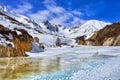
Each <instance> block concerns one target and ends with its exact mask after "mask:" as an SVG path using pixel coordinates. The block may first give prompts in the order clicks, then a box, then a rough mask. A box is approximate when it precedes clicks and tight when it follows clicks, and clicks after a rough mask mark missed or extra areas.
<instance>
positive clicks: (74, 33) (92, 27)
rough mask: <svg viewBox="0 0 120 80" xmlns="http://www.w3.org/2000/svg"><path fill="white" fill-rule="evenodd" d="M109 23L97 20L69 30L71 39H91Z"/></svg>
mask: <svg viewBox="0 0 120 80" xmlns="http://www.w3.org/2000/svg"><path fill="white" fill-rule="evenodd" d="M109 24H111V23H107V22H103V21H98V20H89V21H87V22H86V23H84V24H83V25H80V26H78V27H75V28H73V30H71V37H74V38H75V37H79V36H83V35H84V36H86V39H87V38H89V37H91V36H92V35H93V34H94V33H95V32H96V31H98V30H100V29H102V28H104V27H105V26H106V25H109Z"/></svg>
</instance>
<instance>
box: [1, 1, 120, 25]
mask: <svg viewBox="0 0 120 80" xmlns="http://www.w3.org/2000/svg"><path fill="white" fill-rule="evenodd" d="M0 3H1V4H4V5H5V6H7V7H8V8H9V9H10V10H13V11H14V12H16V13H20V14H23V15H26V16H28V17H30V18H31V19H33V20H35V21H36V22H42V21H44V20H49V21H50V22H51V23H56V24H62V25H65V26H75V25H79V24H82V23H84V22H85V21H87V20H91V19H95V20H102V21H106V22H112V23H113V22H117V21H119V20H120V0H0Z"/></svg>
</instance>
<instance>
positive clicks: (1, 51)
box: [0, 25, 43, 57]
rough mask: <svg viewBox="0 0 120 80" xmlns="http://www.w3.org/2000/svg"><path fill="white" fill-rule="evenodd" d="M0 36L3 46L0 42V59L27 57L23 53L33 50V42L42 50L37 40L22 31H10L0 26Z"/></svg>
mask: <svg viewBox="0 0 120 80" xmlns="http://www.w3.org/2000/svg"><path fill="white" fill-rule="evenodd" d="M17 31H18V32H19V33H20V34H18V33H17ZM0 35H1V36H2V37H1V39H3V40H4V44H5V45H3V43H2V42H1V43H0V57H16V56H23V57H24V56H27V55H26V54H25V52H26V51H31V50H32V49H33V47H34V46H33V45H32V43H33V42H35V43H38V47H39V48H41V49H42V48H43V47H40V46H43V45H42V44H40V43H39V40H38V38H33V37H32V36H30V35H29V34H28V32H27V31H26V30H24V29H14V30H10V29H8V28H6V27H4V26H3V25H0ZM1 41H2V40H1Z"/></svg>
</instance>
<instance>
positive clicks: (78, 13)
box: [72, 10, 83, 16]
mask: <svg viewBox="0 0 120 80" xmlns="http://www.w3.org/2000/svg"><path fill="white" fill-rule="evenodd" d="M72 13H73V14H75V15H79V16H81V15H83V13H82V12H80V11H77V10H74V11H72Z"/></svg>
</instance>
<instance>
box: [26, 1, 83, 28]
mask: <svg viewBox="0 0 120 80" xmlns="http://www.w3.org/2000/svg"><path fill="white" fill-rule="evenodd" d="M43 4H44V6H45V8H46V9H44V10H39V11H38V12H37V13H32V14H28V16H29V17H31V18H32V19H34V20H35V21H36V22H38V23H40V22H43V21H44V20H49V21H50V22H51V23H54V24H62V25H65V26H75V25H79V24H81V23H83V22H84V21H85V20H82V19H79V18H78V17H77V16H79V17H80V16H82V15H83V13H82V12H80V11H77V10H70V11H69V10H66V9H65V8H63V7H61V6H57V4H56V1H55V0H45V1H44V2H43Z"/></svg>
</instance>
